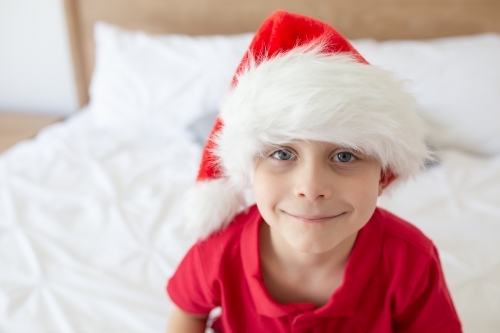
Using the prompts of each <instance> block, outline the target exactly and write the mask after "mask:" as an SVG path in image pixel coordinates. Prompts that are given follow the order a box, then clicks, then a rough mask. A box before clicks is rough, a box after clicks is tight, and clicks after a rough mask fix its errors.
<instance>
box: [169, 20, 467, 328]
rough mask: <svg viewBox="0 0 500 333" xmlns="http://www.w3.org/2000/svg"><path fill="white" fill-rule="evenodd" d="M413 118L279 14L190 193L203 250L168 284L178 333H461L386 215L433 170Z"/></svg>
mask: <svg viewBox="0 0 500 333" xmlns="http://www.w3.org/2000/svg"><path fill="white" fill-rule="evenodd" d="M413 103H414V102H413V99H412V98H411V97H410V96H409V95H408V94H407V93H406V92H405V91H404V90H403V88H402V87H401V85H400V84H399V83H397V82H395V81H394V80H392V78H391V77H390V75H389V74H388V73H387V72H385V71H383V70H381V69H378V68H375V67H373V66H370V65H369V64H368V63H367V62H366V60H364V59H363V57H362V56H361V55H359V54H358V53H357V51H356V50H355V49H354V48H353V47H352V46H351V45H350V44H349V42H348V41H347V40H346V39H345V38H344V37H342V36H341V35H340V34H339V33H338V32H337V31H335V30H334V29H333V28H331V27H330V26H328V25H326V24H324V23H322V22H319V21H316V20H314V19H311V18H308V17H304V16H300V15H295V14H290V13H286V12H281V11H280V12H275V13H273V14H272V15H271V16H270V17H269V18H268V19H267V20H266V21H265V22H264V23H263V25H262V26H261V28H260V29H259V30H258V32H257V33H256V35H255V37H254V39H253V41H252V43H251V45H250V47H249V50H248V51H247V53H246V54H245V56H244V58H243V60H242V63H241V64H240V66H239V68H238V69H237V73H236V76H235V78H234V80H233V84H232V87H231V90H230V92H229V93H228V96H227V98H226V99H225V101H224V103H223V105H222V106H221V113H220V116H219V119H218V120H217V122H216V125H215V127H214V129H213V132H212V135H211V138H210V140H209V142H208V144H207V147H206V149H205V152H204V155H203V159H202V165H201V168H200V173H199V175H198V180H199V182H198V183H197V185H196V186H195V188H194V189H193V190H192V192H191V193H190V194H189V198H190V200H191V201H190V202H188V206H187V207H189V214H191V216H190V221H191V224H192V225H191V227H192V230H194V231H197V232H199V233H200V235H201V237H202V238H203V239H202V240H200V241H199V242H198V243H196V244H195V245H194V246H193V247H192V248H191V250H190V251H189V252H188V253H187V255H186V257H185V258H184V259H183V261H182V262H181V264H180V265H179V267H178V268H177V271H176V272H175V274H174V276H173V277H172V278H171V279H170V281H169V283H168V287H167V291H168V293H169V295H170V297H171V299H172V301H173V302H174V303H175V304H176V306H177V307H176V308H175V309H174V311H173V313H172V316H171V318H170V323H169V328H168V332H203V331H204V329H205V325H206V322H207V318H208V314H209V312H210V311H211V310H212V309H213V308H215V307H218V306H220V307H221V308H222V314H221V315H220V316H219V317H218V318H217V319H216V320H215V322H214V323H213V325H212V328H213V329H214V330H215V331H216V332H226V333H227V332H252V333H253V332H347V333H353V332H354V333H355V332H439V333H443V332H461V327H460V322H459V319H458V317H457V314H456V312H455V309H454V306H453V303H452V300H451V298H450V295H449V292H448V290H447V287H446V284H445V281H444V277H443V273H442V269H441V265H440V262H439V258H438V254H437V251H436V249H435V247H434V245H433V244H432V242H431V241H430V240H429V239H427V238H426V237H425V236H424V235H423V234H422V233H421V232H420V231H419V230H418V229H416V228H415V227H413V226H412V225H410V224H409V223H407V222H405V221H403V220H401V219H399V218H398V217H396V216H394V215H392V214H390V213H388V212H386V211H384V210H382V209H379V208H376V202H377V197H378V196H379V195H380V194H381V193H382V192H383V191H384V190H385V189H386V188H387V187H389V186H393V185H392V184H393V182H395V181H396V182H397V181H399V182H401V181H404V180H405V179H407V178H408V177H410V176H412V175H414V174H415V173H417V172H418V171H419V169H420V168H421V167H422V165H423V162H424V160H425V159H426V158H428V151H427V148H426V146H425V144H424V126H423V124H422V121H421V120H420V119H419V118H418V116H417V115H416V113H415V112H414V110H413V107H414V105H413ZM248 185H251V186H252V188H253V192H254V196H255V200H256V205H254V206H252V207H250V208H248V209H245V201H244V200H243V195H242V193H243V190H244V188H245V187H246V186H248ZM216 231H217V232H216Z"/></svg>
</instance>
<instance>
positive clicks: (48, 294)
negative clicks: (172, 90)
mask: <svg viewBox="0 0 500 333" xmlns="http://www.w3.org/2000/svg"><path fill="white" fill-rule="evenodd" d="M200 153H201V148H200V147H199V146H197V145H196V144H194V143H193V142H192V141H191V140H190V138H189V137H188V136H187V134H183V133H182V132H180V131H179V132H176V133H172V132H170V133H165V135H164V136H163V137H151V138H144V137H136V136H134V135H132V134H128V133H119V132H116V131H115V132H113V133H112V132H106V131H103V130H99V129H97V127H95V126H94V124H93V122H92V121H91V119H90V118H89V117H88V114H87V112H86V111H83V112H82V113H80V114H78V115H77V116H75V117H73V118H72V119H70V121H68V122H65V123H62V124H56V125H53V126H51V127H49V128H47V129H46V130H45V131H44V132H42V133H41V135H40V136H39V137H37V138H36V140H32V141H27V142H24V143H21V144H19V145H17V146H16V147H14V148H12V149H11V150H9V151H8V152H6V153H5V154H3V155H1V156H0V332H12V333H20V332H21V333H22V332H30V333H34V332H61V333H73V332H75V333H76V332H153V333H154V332H164V330H165V326H166V323H167V318H168V312H169V310H170V303H169V301H168V299H167V296H166V294H165V292H164V286H165V282H166V279H167V277H168V276H169V275H170V274H171V273H172V272H173V269H174V268H175V266H176V264H177V262H178V261H179V260H180V258H181V257H182V255H183V253H184V252H185V251H186V249H187V248H188V247H189V245H190V244H191V243H192V242H193V241H194V240H193V239H190V238H189V237H186V236H183V235H182V234H181V233H180V231H179V227H180V225H181V224H182V218H181V217H180V210H179V206H178V204H179V199H180V195H181V193H182V192H183V190H184V189H185V188H186V187H187V186H189V184H191V183H192V182H193V180H194V177H195V175H196V171H197V168H198V159H199V156H200ZM499 184H500V157H497V158H489V159H485V158H483V159H480V158H477V157H474V156H471V155H465V154H463V153H460V152H458V151H447V152H445V153H443V154H442V156H441V164H440V165H438V166H435V167H432V168H431V169H429V170H428V171H427V172H425V173H423V174H422V176H421V177H419V179H417V180H415V181H411V182H410V183H409V184H407V185H406V186H404V187H402V188H401V189H399V190H397V191H396V192H394V193H393V196H392V198H386V197H383V198H381V199H380V204H381V205H382V206H384V207H387V208H390V209H391V210H392V211H393V212H395V213H396V214H398V215H400V216H402V217H405V218H408V219H410V220H411V221H413V222H414V223H415V224H416V225H417V226H419V227H420V228H421V229H422V230H423V231H424V232H426V233H427V234H428V235H429V237H431V238H432V239H433V240H434V242H435V243H436V245H437V246H438V249H439V250H440V254H441V259H442V261H443V267H444V270H445V274H446V278H447V281H448V283H449V287H450V288H451V292H452V296H453V298H454V300H455V304H456V306H457V309H458V311H459V315H460V317H461V318H462V321H463V324H464V332H466V333H493V332H497V333H498V332H500V317H499V316H498V314H499V313H500V246H499V245H498V243H499V242H498V239H499V236H500V195H499V192H500V191H499V190H498V188H499V187H498V185H499Z"/></svg>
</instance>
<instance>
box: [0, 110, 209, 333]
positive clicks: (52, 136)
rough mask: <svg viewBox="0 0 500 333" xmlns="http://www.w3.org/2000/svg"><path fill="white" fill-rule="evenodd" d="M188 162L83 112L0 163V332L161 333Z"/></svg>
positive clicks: (190, 173) (172, 144) (181, 142)
mask: <svg viewBox="0 0 500 333" xmlns="http://www.w3.org/2000/svg"><path fill="white" fill-rule="evenodd" d="M199 154H200V148H199V147H198V146H196V145H195V144H193V143H191V142H190V141H189V140H188V139H187V138H183V137H182V136H181V135H177V136H176V139H175V140H172V139H171V138H168V137H165V138H155V139H147V138H146V139H138V138H136V137H132V136H130V135H127V134H117V133H106V132H102V131H98V130H94V129H93V126H92V122H90V121H89V119H88V117H87V116H86V114H82V115H79V117H78V119H75V120H73V121H71V122H69V123H64V124H60V125H55V126H52V127H50V128H48V129H47V130H45V131H44V132H43V133H42V134H41V135H40V136H39V137H38V138H37V139H36V140H35V141H29V142H24V143H22V144H20V145H18V146H16V147H14V148H13V149H11V150H10V151H8V152H7V153H5V154H4V155H3V156H1V157H0V332H12V333H19V332H30V333H33V332H61V333H63V332H68V333H69V332H164V331H165V327H166V323H167V317H168V311H169V309H170V306H169V302H168V300H167V297H166V295H165V292H164V286H165V282H166V279H167V277H168V276H169V275H170V274H171V273H172V270H173V268H174V267H175V265H176V263H177V261H178V260H179V259H180V258H181V257H182V255H183V253H184V252H185V250H186V249H187V247H188V246H189V244H190V243H191V240H189V239H186V238H183V237H182V236H181V234H180V233H179V232H178V227H179V222H180V218H179V211H178V209H177V203H178V202H179V197H180V193H181V192H182V191H183V190H184V189H185V187H186V186H187V185H188V184H190V183H191V182H193V180H194V175H195V173H196V171H197V168H198V156H199Z"/></svg>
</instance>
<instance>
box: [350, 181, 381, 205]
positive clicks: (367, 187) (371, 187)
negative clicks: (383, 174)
mask: <svg viewBox="0 0 500 333" xmlns="http://www.w3.org/2000/svg"><path fill="white" fill-rule="evenodd" d="M378 191H379V178H378V175H377V174H375V173H368V174H367V175H366V176H365V177H362V178H359V179H358V181H356V182H355V183H354V184H351V186H350V189H349V192H350V194H351V195H350V197H351V200H352V202H353V204H354V205H356V206H357V207H358V209H359V210H361V211H367V212H368V213H369V214H371V212H373V209H375V205H376V204H377V198H378Z"/></svg>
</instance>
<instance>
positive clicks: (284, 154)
mask: <svg viewBox="0 0 500 333" xmlns="http://www.w3.org/2000/svg"><path fill="white" fill-rule="evenodd" d="M271 156H272V157H274V158H276V159H278V160H280V161H288V160H291V159H293V157H295V155H294V154H293V153H292V152H291V151H289V150H286V149H280V150H278V151H275V152H274V153H273V154H272V155H271Z"/></svg>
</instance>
